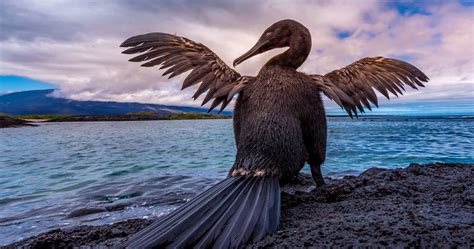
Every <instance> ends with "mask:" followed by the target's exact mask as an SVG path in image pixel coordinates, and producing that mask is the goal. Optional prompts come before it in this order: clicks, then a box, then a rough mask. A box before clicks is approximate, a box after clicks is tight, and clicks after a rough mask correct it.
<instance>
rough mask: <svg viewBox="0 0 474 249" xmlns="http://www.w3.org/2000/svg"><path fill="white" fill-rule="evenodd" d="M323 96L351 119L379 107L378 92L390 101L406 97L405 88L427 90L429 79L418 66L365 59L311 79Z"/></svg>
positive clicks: (379, 59) (394, 61)
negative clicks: (391, 96)
mask: <svg viewBox="0 0 474 249" xmlns="http://www.w3.org/2000/svg"><path fill="white" fill-rule="evenodd" d="M310 76H311V78H312V79H313V81H314V83H316V84H317V85H318V87H319V89H321V91H322V92H324V94H325V95H326V96H327V97H328V98H329V99H331V100H333V101H335V102H336V103H337V104H338V105H339V106H341V108H343V109H344V110H346V112H347V113H348V114H349V116H350V117H352V115H355V116H357V115H358V112H359V113H363V112H364V111H365V110H364V107H365V108H367V109H369V110H371V104H373V105H375V106H377V107H378V99H377V95H376V94H375V91H374V89H375V90H377V91H378V92H380V93H381V94H382V95H383V96H385V97H386V98H387V99H390V94H392V95H395V96H397V97H398V96H399V95H403V92H404V91H405V85H408V86H410V87H411V88H413V89H418V87H424V84H423V83H422V82H428V80H429V79H428V77H427V76H426V75H425V74H424V73H423V72H422V71H420V70H419V69H418V68H416V67H415V66H413V65H411V64H409V63H406V62H403V61H400V60H396V59H391V58H384V57H366V58H363V59H361V60H358V61H356V62H354V63H352V64H350V65H348V66H346V67H344V68H341V69H338V70H334V71H332V72H330V73H328V74H326V75H324V76H321V75H310Z"/></svg>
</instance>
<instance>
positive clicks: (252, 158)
mask: <svg viewBox="0 0 474 249" xmlns="http://www.w3.org/2000/svg"><path fill="white" fill-rule="evenodd" d="M309 82H310V79H308V76H307V75H305V74H303V73H299V72H297V71H296V70H294V69H290V68H284V67H280V66H266V67H264V68H262V70H261V71H260V73H259V75H258V76H257V79H256V81H255V82H253V83H252V84H251V85H249V86H247V87H246V88H245V90H244V91H243V92H242V93H241V95H240V96H239V98H238V100H237V103H236V107H235V111H234V128H235V136H236V142H237V158H236V162H235V165H234V167H233V168H232V170H231V173H232V171H233V170H236V169H238V168H250V169H258V170H262V171H264V172H265V173H266V174H272V175H276V176H279V177H280V179H281V180H282V181H286V180H288V178H290V177H292V176H294V175H296V174H297V173H298V172H299V171H300V170H301V168H302V167H303V165H304V163H305V161H306V149H305V146H304V141H303V130H304V129H305V127H304V126H305V125H308V124H307V123H308V121H309V120H308V118H310V119H314V120H312V121H314V122H321V121H324V122H325V119H324V118H321V117H319V116H318V113H319V115H323V116H324V110H323V106H322V102H321V98H320V96H319V94H318V89H314V86H313V85H312V84H310V83H309ZM318 109H322V110H319V111H318Z"/></svg>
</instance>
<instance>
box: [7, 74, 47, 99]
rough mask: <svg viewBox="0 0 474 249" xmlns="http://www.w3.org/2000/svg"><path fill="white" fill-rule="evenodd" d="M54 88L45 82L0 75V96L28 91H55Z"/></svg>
mask: <svg viewBox="0 0 474 249" xmlns="http://www.w3.org/2000/svg"><path fill="white" fill-rule="evenodd" d="M55 88H56V87H55V86H54V85H53V84H51V83H47V82H43V81H40V80H34V79H30V78H26V77H21V76H14V75H0V94H2V93H10V92H20V91H28V90H43V89H55Z"/></svg>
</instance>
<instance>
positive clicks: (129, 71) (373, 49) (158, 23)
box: [0, 0, 474, 109]
mask: <svg viewBox="0 0 474 249" xmlns="http://www.w3.org/2000/svg"><path fill="white" fill-rule="evenodd" d="M288 18H289V19H294V20H297V21H299V22H301V23H302V24H304V25H305V26H306V27H308V29H309V30H310V32H311V34H312V42H313V44H312V50H311V54H310V55H309V57H308V59H307V60H306V62H305V63H304V64H303V65H302V67H300V68H299V70H300V71H302V72H306V73H317V74H325V73H328V72H330V71H332V70H335V69H338V68H341V67H343V66H345V65H348V64H350V63H352V62H354V61H356V60H358V59H361V58H363V57H367V56H379V55H380V56H386V57H392V58H397V59H401V60H405V61H407V62H409V63H412V64H413V65H415V66H417V67H418V68H420V69H421V70H422V71H423V72H425V73H426V75H428V77H430V79H431V81H430V82H429V83H428V84H427V87H426V88H424V89H421V90H420V91H415V90H412V89H410V90H408V92H407V93H405V95H404V96H402V97H400V98H394V99H392V100H391V101H390V102H388V101H385V100H382V99H381V101H380V102H381V105H382V106H384V107H385V108H386V109H390V108H393V107H395V106H400V105H401V106H425V105H423V104H424V103H429V104H430V105H432V104H436V103H439V104H442V105H455V106H457V105H463V104H467V105H470V104H471V102H474V0H471V1H456V0H453V1H371V0H363V1H328V0H322V1H299V0H296V1H257V0H251V1H182V0H181V1H180V0H177V1H153V0H133V1H132V0H114V1H98V0H97V1H92V0H80V1H79V0H68V1H59V0H43V1H32V0H31V1H24V0H2V1H0V93H5V92H12V91H19V90H30V89H44V88H48V87H50V88H57V89H58V90H57V91H56V92H55V95H56V96H61V97H67V98H72V99H76V100H112V101H122V102H123V101H126V102H129V101H133V102H144V103H160V104H172V105H190V106H199V105H200V103H201V101H199V100H198V101H196V102H193V101H192V99H191V96H192V94H193V93H194V91H195V88H189V89H186V90H185V91H181V90H180V89H181V80H183V79H184V77H185V75H184V76H180V77H176V78H173V79H172V80H168V79H167V78H165V77H161V74H162V73H163V72H159V70H158V68H141V67H139V64H137V63H130V62H128V61H127V60H128V59H129V58H130V56H127V55H123V54H121V51H122V49H121V48H120V47H119V45H120V43H121V42H123V41H124V40H125V39H126V38H128V37H130V36H134V35H137V34H143V33H149V32H165V33H170V34H176V35H179V36H184V37H187V38H189V39H192V40H194V41H196V42H200V43H203V44H205V45H206V46H208V47H209V48H210V49H211V50H213V51H214V52H215V53H216V54H218V55H219V56H220V57H221V58H222V59H223V60H224V61H225V62H226V63H227V64H228V65H231V64H232V61H233V60H234V59H235V58H237V57H238V56H240V55H241V54H243V53H244V52H246V51H247V50H248V49H249V48H250V47H252V46H253V44H254V43H255V42H256V40H257V39H258V37H259V36H260V35H261V33H262V32H263V31H264V30H265V29H266V28H267V27H268V26H269V25H271V24H272V23H274V22H276V21H279V20H282V19H288ZM282 51H284V49H276V50H274V51H270V52H267V53H265V54H263V55H260V56H257V57H255V58H252V59H250V60H248V61H246V62H244V63H243V64H241V65H239V66H237V68H236V70H237V71H239V72H240V73H241V74H244V75H256V74H258V71H259V69H260V68H261V66H262V65H263V64H264V63H265V62H266V61H267V60H268V59H269V58H271V57H272V56H274V55H276V54H278V53H281V52H282ZM325 102H326V103H327V107H328V108H335V107H336V105H335V104H334V103H331V102H330V101H327V100H326V101H325ZM471 105H472V104H471ZM425 108H426V107H425ZM421 109H423V108H421Z"/></svg>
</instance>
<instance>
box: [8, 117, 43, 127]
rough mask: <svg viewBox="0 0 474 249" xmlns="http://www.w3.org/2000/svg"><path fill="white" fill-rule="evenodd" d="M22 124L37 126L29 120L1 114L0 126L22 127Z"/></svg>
mask: <svg viewBox="0 0 474 249" xmlns="http://www.w3.org/2000/svg"><path fill="white" fill-rule="evenodd" d="M22 126H35V125H33V124H30V123H28V122H27V121H24V120H21V119H16V118H11V117H8V116H0V128H10V127H22Z"/></svg>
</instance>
